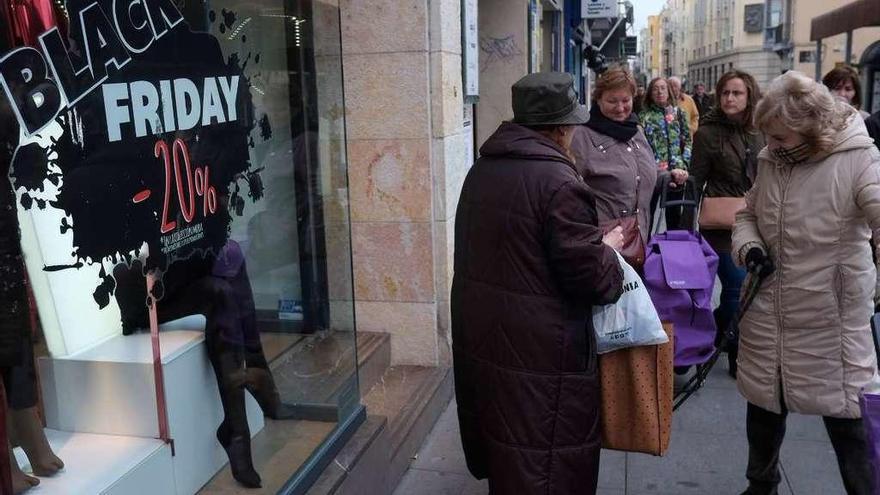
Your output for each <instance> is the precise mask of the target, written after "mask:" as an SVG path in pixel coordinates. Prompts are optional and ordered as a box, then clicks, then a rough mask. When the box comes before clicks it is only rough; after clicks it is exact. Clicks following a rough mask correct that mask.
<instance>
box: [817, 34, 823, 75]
mask: <svg viewBox="0 0 880 495" xmlns="http://www.w3.org/2000/svg"><path fill="white" fill-rule="evenodd" d="M821 80H822V40H821V39H819V40H816V81H821Z"/></svg>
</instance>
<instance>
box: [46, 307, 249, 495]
mask: <svg viewBox="0 0 880 495" xmlns="http://www.w3.org/2000/svg"><path fill="white" fill-rule="evenodd" d="M203 327H204V318H202V317H188V318H184V319H182V320H178V321H177V322H174V323H173V324H170V325H163V326H162V328H163V331H162V332H161V333H160V343H161V350H162V365H163V370H164V374H165V397H166V402H167V404H168V425H169V430H170V434H171V438H172V439H173V440H174V448H175V456H174V457H173V458H172V464H173V467H174V481H175V486H176V493H178V494H183V495H189V494H192V493H195V492H196V491H197V490H198V489H199V488H201V487H202V485H204V484H205V483H207V482H208V480H210V479H211V477H212V476H214V474H216V473H217V471H219V470H220V468H221V467H223V465H224V464H225V463H226V461H227V459H226V453H225V452H224V451H223V448H222V447H221V446H220V444H219V443H218V442H217V437H216V435H215V433H216V430H217V426H219V425H220V422H221V421H222V420H223V411H222V408H221V406H220V396H219V394H218V392H217V381H216V378H215V377H214V372H213V371H212V369H211V365H210V363H209V361H208V356H207V352H206V349H205V343H204V332H203V331H202V330H201V329H202V328H203ZM172 328H182V329H181V330H172ZM152 362H153V357H152V345H151V342H150V335H149V334H144V333H141V334H136V335H129V336H122V335H118V336H115V337H112V338H110V339H108V340H106V341H104V342H102V343H101V344H99V345H97V346H95V347H93V348H91V349H88V350H85V351H82V352H79V353H76V354H73V355H70V356H66V357H63V358H55V359H51V358H41V359H40V373H41V382H42V388H43V400H44V406H45V411H46V423H47V426H48V428H52V429H56V430H61V431H68V432H77V433H96V434H103V435H118V436H126V437H142V438H157V437H158V436H159V428H158V420H157V413H156V395H155V389H154V386H153V367H152ZM245 399H246V403H247V412H248V424H249V425H250V430H251V435H256V434H257V432H259V431H260V430H262V429H263V425H264V420H263V415H262V412H261V411H260V408H259V406H258V405H257V403H256V401H255V400H254V399H253V397H251V396H250V394H245ZM62 459H63V457H62ZM65 461H66V459H65ZM66 493H74V492H69V491H68V492H66ZM153 493H160V492H153Z"/></svg>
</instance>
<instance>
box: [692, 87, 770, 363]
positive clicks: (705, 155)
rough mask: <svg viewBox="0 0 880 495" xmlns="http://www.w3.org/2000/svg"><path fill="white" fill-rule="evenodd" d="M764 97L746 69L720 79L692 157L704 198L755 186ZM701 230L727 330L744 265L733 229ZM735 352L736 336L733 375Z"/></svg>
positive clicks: (718, 315)
mask: <svg viewBox="0 0 880 495" xmlns="http://www.w3.org/2000/svg"><path fill="white" fill-rule="evenodd" d="M759 99H760V94H759V89H758V84H757V83H756V82H755V79H754V78H753V77H752V76H751V75H750V74H748V73H746V72H742V71H738V70H733V71H730V72H727V73H726V74H724V75H723V76H721V79H719V80H718V84H717V85H716V86H715V100H716V101H715V107H714V108H713V109H712V110H711V111H710V112H709V113H708V114H707V115H706V116H705V117H703V118H702V119H701V120H700V128H699V130H697V133H696V135H695V137H694V154H693V157H692V159H691V174H692V175H693V177H694V180H695V181H696V184H697V188H698V189H697V190H698V191H699V190H702V189H703V188H704V186H705V191H704V192H703V196H704V197H707V198H713V197H736V198H741V197H743V196H745V193H746V191H748V190H749V189H750V188H751V187H752V181H753V180H754V178H755V172H756V166H757V156H758V152H759V151H761V149H762V148H763V147H764V138H763V136H762V135H761V133H760V132H758V130H757V129H756V128H755V126H754V122H753V115H754V112H755V106H756V105H757V104H758V100H759ZM731 227H732V226H731ZM701 233H702V234H703V237H705V238H706V240H707V241H708V242H709V244H711V245H712V248H713V249H715V252H716V253H718V258H719V265H718V278H719V279H720V280H721V305H720V306H719V307H718V309H716V310H715V320H716V322H717V324H718V330H719V331H720V332H724V331H726V330H728V328H729V326H730V324H731V322H732V320H733V319H734V318H735V317H736V313H737V310H738V309H739V294H740V289H741V287H742V283H743V279H744V278H745V270H743V269H742V268H739V267H737V266H736V264H734V262H733V257H732V256H731V253H730V236H731V230H730V229H729V228H725V229H715V230H707V229H701ZM734 335H735V334H731V336H734ZM736 356H737V345H736V342H735V341H734V342H731V344H730V346H729V347H728V354H727V357H728V363H729V366H730V367H729V373H730V375H731V376H736Z"/></svg>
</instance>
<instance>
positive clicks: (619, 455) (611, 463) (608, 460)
mask: <svg viewBox="0 0 880 495" xmlns="http://www.w3.org/2000/svg"><path fill="white" fill-rule="evenodd" d="M599 488H600V492H601V489H603V488H608V489H621V490H623V489H624V488H626V453H625V452H617V451H614V450H605V449H602V454H601V456H600V458H599Z"/></svg>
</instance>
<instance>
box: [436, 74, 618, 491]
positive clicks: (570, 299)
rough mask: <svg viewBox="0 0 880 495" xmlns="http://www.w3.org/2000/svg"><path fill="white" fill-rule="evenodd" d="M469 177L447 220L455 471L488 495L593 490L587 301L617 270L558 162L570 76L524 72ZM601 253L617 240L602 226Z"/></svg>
mask: <svg viewBox="0 0 880 495" xmlns="http://www.w3.org/2000/svg"><path fill="white" fill-rule="evenodd" d="M513 107H514V121H513V122H506V123H503V124H501V127H499V128H498V130H497V131H495V133H494V134H493V135H492V137H490V138H489V139H488V140H487V141H486V143H485V144H484V145H483V147H482V148H481V150H480V154H481V157H480V159H479V160H478V161H477V163H476V164H475V165H474V166H473V168H471V170H470V172H468V176H467V178H466V179H465V182H464V187H463V190H462V193H461V199H460V200H459V203H458V210H457V216H456V220H455V277H454V280H453V286H452V300H451V308H452V338H453V342H452V344H453V346H452V350H453V359H454V362H455V366H454V369H455V387H456V391H455V393H456V398H457V401H458V418H459V423H460V426H461V438H462V444H463V446H464V452H465V459H466V461H467V465H468V469H469V470H470V471H471V473H472V474H473V475H474V476H476V477H477V478H479V479H483V478H488V479H489V490H490V491H491V492H492V493H493V494H494V495H508V494H511V495H512V494H516V495H530V494H535V495H537V494H541V495H545V494H550V493H559V494H563V493H578V494H590V493H595V490H596V482H597V477H598V470H599V448H600V445H599V442H600V438H599V381H598V373H597V356H596V345H595V336H594V334H593V326H592V319H591V318H592V306H593V305H596V304H607V303H611V302H614V301H615V300H616V299H617V298H618V297H619V295H620V293H621V290H622V272H621V269H620V265H619V262H618V260H617V256H616V255H615V253H614V251H613V250H612V249H611V248H610V247H608V246H606V245H605V244H603V235H602V231H601V230H599V227H598V216H597V213H596V206H595V200H594V198H593V195H592V193H591V192H590V189H589V188H588V187H587V186H586V185H585V184H584V180H583V178H582V177H581V176H580V175H579V174H578V173H577V171H576V170H575V166H574V159H573V158H572V156H571V150H570V147H571V139H572V136H573V135H574V126H575V125H577V124H583V123H584V122H585V121H586V120H587V118H586V117H587V114H586V109H584V108H583V107H582V106H581V105H578V102H577V95H576V93H575V92H574V88H573V78H572V77H571V75H569V74H561V73H543V74H541V73H539V74H532V75H530V76H526V77H525V78H523V79H522V80H520V81H519V82H518V83H517V84H516V85H514V87H513ZM611 235H612V236H613V237H614V239H613V240H612V239H610V238H609V239H608V242H609V243H611V244H615V243H616V244H617V245H619V243H620V242H622V236H621V235H620V232H619V231H612V232H611Z"/></svg>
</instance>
